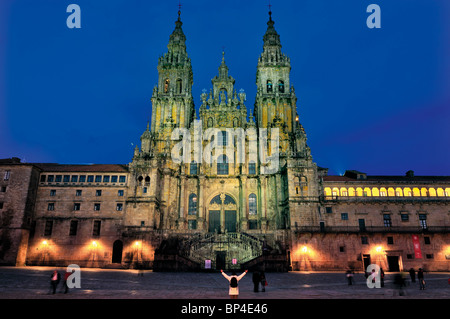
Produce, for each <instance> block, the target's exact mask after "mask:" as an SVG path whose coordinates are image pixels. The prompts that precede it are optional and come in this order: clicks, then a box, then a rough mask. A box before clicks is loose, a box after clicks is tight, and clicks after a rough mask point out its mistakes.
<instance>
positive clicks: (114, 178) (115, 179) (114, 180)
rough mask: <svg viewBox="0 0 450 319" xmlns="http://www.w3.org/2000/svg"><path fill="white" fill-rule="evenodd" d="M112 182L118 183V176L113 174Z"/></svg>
mask: <svg viewBox="0 0 450 319" xmlns="http://www.w3.org/2000/svg"><path fill="white" fill-rule="evenodd" d="M111 183H117V176H116V175H114V176H111Z"/></svg>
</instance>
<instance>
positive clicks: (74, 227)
mask: <svg viewBox="0 0 450 319" xmlns="http://www.w3.org/2000/svg"><path fill="white" fill-rule="evenodd" d="M77 230H78V220H71V221H70V230H69V236H76V234H77Z"/></svg>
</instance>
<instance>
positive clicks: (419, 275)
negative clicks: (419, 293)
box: [417, 268, 425, 290]
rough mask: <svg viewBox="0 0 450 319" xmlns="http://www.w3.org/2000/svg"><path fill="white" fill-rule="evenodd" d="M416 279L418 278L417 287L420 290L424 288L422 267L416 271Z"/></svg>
mask: <svg viewBox="0 0 450 319" xmlns="http://www.w3.org/2000/svg"><path fill="white" fill-rule="evenodd" d="M417 279H418V280H419V287H420V290H425V279H424V276H423V269H422V268H419V271H418V272H417Z"/></svg>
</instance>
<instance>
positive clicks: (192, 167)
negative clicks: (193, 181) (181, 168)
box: [189, 161, 198, 175]
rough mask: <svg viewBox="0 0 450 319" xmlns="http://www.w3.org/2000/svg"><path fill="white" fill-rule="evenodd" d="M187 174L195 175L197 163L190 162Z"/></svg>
mask: <svg viewBox="0 0 450 319" xmlns="http://www.w3.org/2000/svg"><path fill="white" fill-rule="evenodd" d="M189 172H190V173H191V175H197V174H198V173H197V162H195V161H192V162H191V167H190V168H189Z"/></svg>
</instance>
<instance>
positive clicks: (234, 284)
mask: <svg viewBox="0 0 450 319" xmlns="http://www.w3.org/2000/svg"><path fill="white" fill-rule="evenodd" d="M247 271H248V270H246V271H244V272H243V273H242V274H240V275H239V276H237V275H236V273H235V272H234V271H233V272H232V274H231V276H228V275H227V274H226V273H224V272H223V270H222V269H221V270H220V272H221V273H222V275H223V276H224V277H225V278H226V279H227V280H228V281H229V283H230V289H229V290H228V294H229V295H230V298H231V299H237V298H238V296H239V287H238V282H239V280H241V279H242V277H244V276H245V274H246V273H247Z"/></svg>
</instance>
